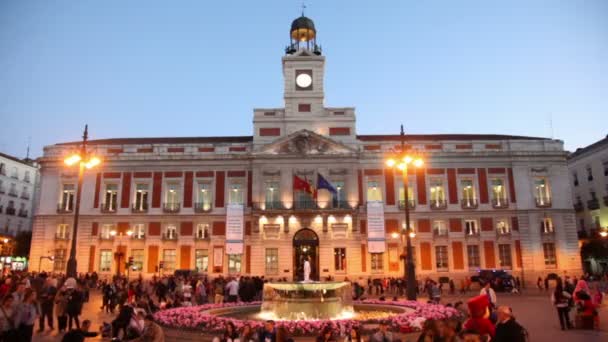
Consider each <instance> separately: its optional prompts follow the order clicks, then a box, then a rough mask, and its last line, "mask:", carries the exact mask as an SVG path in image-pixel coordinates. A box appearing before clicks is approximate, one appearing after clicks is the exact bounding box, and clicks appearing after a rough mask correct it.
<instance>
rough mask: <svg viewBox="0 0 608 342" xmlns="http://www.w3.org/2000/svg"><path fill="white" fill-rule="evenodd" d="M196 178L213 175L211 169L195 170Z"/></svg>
mask: <svg viewBox="0 0 608 342" xmlns="http://www.w3.org/2000/svg"><path fill="white" fill-rule="evenodd" d="M196 177H197V178H205V177H213V171H197V172H196Z"/></svg>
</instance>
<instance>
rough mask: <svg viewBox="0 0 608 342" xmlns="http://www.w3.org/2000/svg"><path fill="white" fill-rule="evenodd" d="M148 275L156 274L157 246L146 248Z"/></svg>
mask: <svg viewBox="0 0 608 342" xmlns="http://www.w3.org/2000/svg"><path fill="white" fill-rule="evenodd" d="M147 259H148V260H147V262H148V273H156V267H157V266H158V246H148V258H147Z"/></svg>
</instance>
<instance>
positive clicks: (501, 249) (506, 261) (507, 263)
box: [498, 244, 512, 269]
mask: <svg viewBox="0 0 608 342" xmlns="http://www.w3.org/2000/svg"><path fill="white" fill-rule="evenodd" d="M498 261H499V263H500V267H502V268H504V269H511V267H512V264H511V245H506V244H505V245H498Z"/></svg>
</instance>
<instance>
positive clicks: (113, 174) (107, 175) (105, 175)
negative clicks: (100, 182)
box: [103, 172, 120, 178]
mask: <svg viewBox="0 0 608 342" xmlns="http://www.w3.org/2000/svg"><path fill="white" fill-rule="evenodd" d="M103 178H120V172H104V173H103Z"/></svg>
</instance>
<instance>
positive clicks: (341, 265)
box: [334, 248, 346, 271]
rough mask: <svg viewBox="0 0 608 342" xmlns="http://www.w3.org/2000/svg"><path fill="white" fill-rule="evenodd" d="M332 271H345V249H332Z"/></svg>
mask: <svg viewBox="0 0 608 342" xmlns="http://www.w3.org/2000/svg"><path fill="white" fill-rule="evenodd" d="M334 270H336V271H346V248H334Z"/></svg>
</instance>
